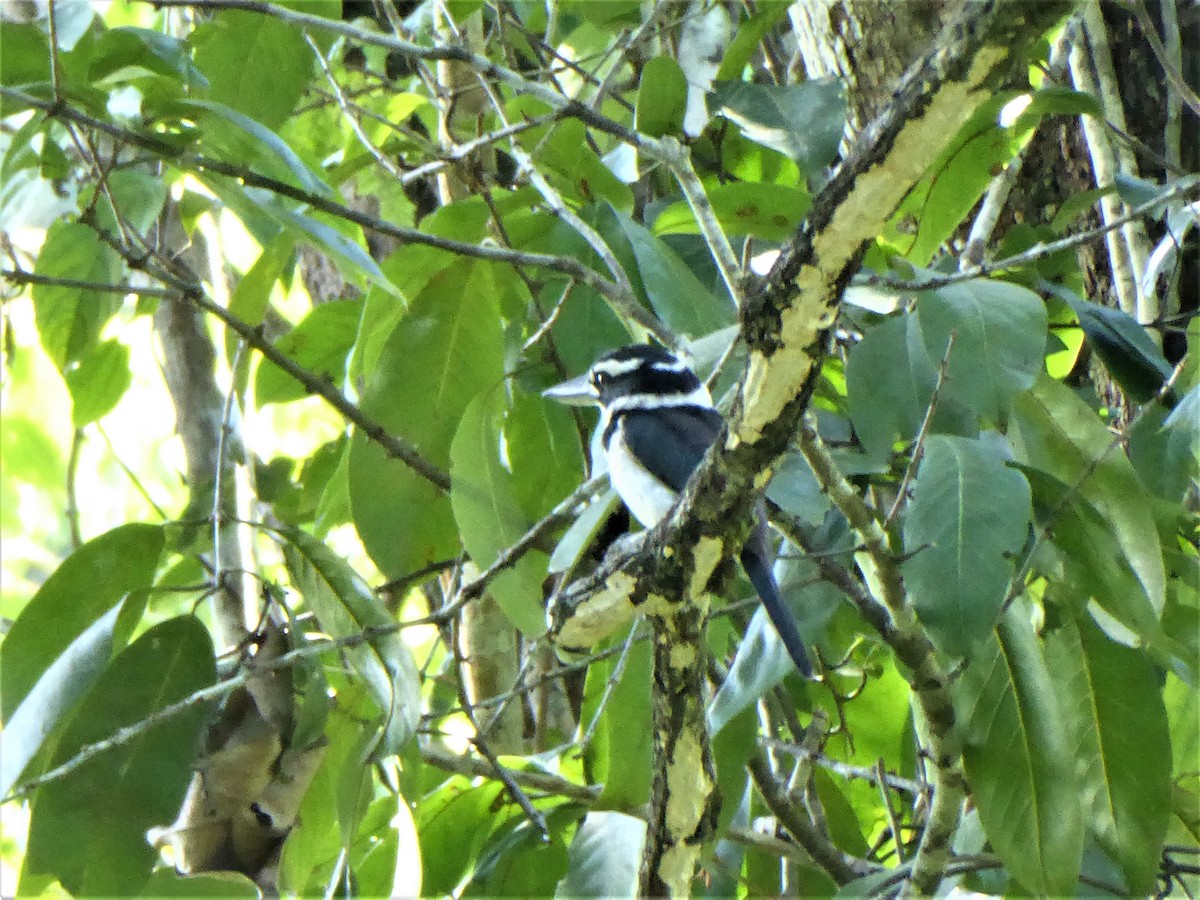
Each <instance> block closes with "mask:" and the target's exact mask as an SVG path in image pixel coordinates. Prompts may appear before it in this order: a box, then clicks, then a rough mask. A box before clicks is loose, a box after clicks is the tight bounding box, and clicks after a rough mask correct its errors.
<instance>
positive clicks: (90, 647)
mask: <svg viewBox="0 0 1200 900" xmlns="http://www.w3.org/2000/svg"><path fill="white" fill-rule="evenodd" d="M120 611H121V604H120V603H118V604H117V605H116V606H114V607H113V608H112V609H110V610H109V611H108V612H106V613H105V614H104V615H102V616H101V617H100V618H98V619H97V620H96V621H95V622H93V623H92V624H91V625H89V626H88V628H87V629H86V630H85V631H83V633H82V634H80V635H79V637H77V638H75V640H73V641H72V642H71V644H70V646H69V647H67V649H66V650H64V651H63V652H62V655H61V656H59V657H58V659H56V660H55V661H54V662H53V663H51V664H50V667H49V668H48V669H46V671H45V673H44V674H43V675H42V677H41V678H39V679H38V682H37V684H35V685H34V686H33V690H31V691H30V692H29V693H28V694H27V695H26V697H25V699H24V700H22V701H21V705H20V706H18V707H17V710H16V712H14V713H13V714H12V717H11V718H9V719H7V720H6V721H5V723H4V731H3V732H0V797H5V796H7V795H8V792H9V791H10V790H12V786H13V785H14V784H16V781H17V779H18V778H20V777H21V773H22V772H23V771H24V770H25V767H26V766H27V765H29V761H30V760H32V759H33V758H34V756H35V755H36V754H37V752H38V750H39V749H41V747H42V743H43V742H44V741H45V740H46V738H47V737H48V736H49V735H50V733H51V732H52V731H53V730H54V729H55V728H56V727H57V726H58V725H59V723H60V722H62V721H63V719H64V718H65V717H66V716H67V715H68V714H70V713H71V712H72V711H73V710H74V709H75V705H76V703H77V702H78V701H79V698H80V697H82V696H83V695H84V694H85V693H86V692H87V690H88V689H89V688H90V687H91V686H92V682H94V681H95V680H96V678H97V676H99V674H100V673H101V672H102V671H103V670H104V667H105V666H106V665H107V664H108V658H109V656H110V655H111V654H112V645H113V628H114V627H115V626H116V623H117V615H118V614H119V613H120Z"/></svg>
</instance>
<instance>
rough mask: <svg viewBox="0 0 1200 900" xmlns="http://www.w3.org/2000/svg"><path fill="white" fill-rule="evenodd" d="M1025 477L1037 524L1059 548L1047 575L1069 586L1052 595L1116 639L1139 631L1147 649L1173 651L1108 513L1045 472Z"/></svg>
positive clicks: (1027, 473)
mask: <svg viewBox="0 0 1200 900" xmlns="http://www.w3.org/2000/svg"><path fill="white" fill-rule="evenodd" d="M1026 476H1027V478H1028V479H1029V483H1030V485H1031V486H1032V487H1033V494H1034V500H1035V505H1036V509H1037V514H1038V520H1039V522H1038V524H1039V525H1041V527H1043V528H1048V529H1049V530H1050V535H1051V540H1052V541H1053V544H1054V546H1055V547H1056V548H1058V550H1059V551H1060V558H1059V559H1057V560H1055V561H1054V562H1053V564H1052V570H1051V572H1049V573H1048V574H1051V575H1052V576H1054V577H1056V578H1057V577H1062V578H1063V580H1064V584H1065V585H1066V586H1067V590H1066V591H1064V592H1063V593H1061V594H1055V595H1053V596H1054V597H1055V598H1056V599H1058V600H1059V601H1061V602H1064V603H1065V604H1066V605H1067V606H1069V607H1070V608H1071V609H1072V610H1073V611H1074V612H1075V614H1077V615H1078V614H1080V613H1082V611H1083V609H1084V608H1085V607H1086V608H1087V609H1088V611H1089V612H1090V613H1091V614H1092V615H1093V617H1095V618H1096V619H1097V623H1098V624H1099V625H1100V626H1101V627H1102V628H1105V629H1106V630H1107V631H1108V632H1109V633H1110V634H1111V635H1112V636H1113V637H1114V639H1117V640H1123V641H1125V642H1129V641H1131V640H1133V638H1131V637H1130V635H1136V636H1137V639H1138V640H1140V641H1142V642H1143V643H1144V644H1145V646H1146V647H1147V648H1148V649H1151V650H1153V651H1154V652H1158V653H1169V650H1168V649H1167V646H1166V643H1167V639H1166V635H1165V633H1164V631H1163V627H1162V624H1161V623H1160V622H1159V613H1160V610H1159V609H1156V608H1155V607H1154V606H1153V604H1151V602H1150V600H1149V598H1148V597H1147V596H1146V592H1145V590H1143V588H1142V586H1141V584H1139V583H1138V579H1137V575H1136V574H1135V573H1134V572H1133V570H1132V569H1131V568H1130V566H1129V563H1128V560H1127V559H1126V558H1125V555H1124V553H1123V552H1122V550H1121V547H1120V545H1119V543H1118V540H1117V538H1116V535H1115V534H1114V533H1113V529H1112V527H1111V524H1110V523H1109V522H1108V520H1107V519H1106V518H1105V516H1104V514H1103V513H1102V512H1100V510H1098V509H1097V508H1096V507H1095V506H1093V505H1092V504H1091V503H1089V502H1088V500H1087V499H1086V498H1085V497H1083V496H1082V495H1080V494H1079V493H1078V492H1076V491H1073V490H1072V489H1071V488H1070V487H1069V486H1068V485H1065V484H1063V483H1062V482H1061V481H1059V480H1058V479H1056V478H1053V477H1052V476H1049V475H1047V474H1045V473H1044V472H1041V471H1039V470H1037V469H1027V470H1026ZM1060 565H1061V572H1059V566H1060ZM1091 603H1094V604H1096V605H1098V607H1099V609H1095V608H1093V607H1092V605H1091ZM1105 613H1107V616H1105ZM1112 619H1115V620H1116V621H1117V622H1118V623H1119V626H1118V627H1119V628H1120V627H1121V626H1123V629H1122V630H1123V631H1124V633H1123V634H1122V633H1121V631H1118V630H1114V629H1112V626H1111V620H1112Z"/></svg>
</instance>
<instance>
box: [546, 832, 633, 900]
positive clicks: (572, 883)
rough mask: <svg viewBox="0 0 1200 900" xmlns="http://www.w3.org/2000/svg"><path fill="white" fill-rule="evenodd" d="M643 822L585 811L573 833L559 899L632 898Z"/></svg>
mask: <svg viewBox="0 0 1200 900" xmlns="http://www.w3.org/2000/svg"><path fill="white" fill-rule="evenodd" d="M645 840H646V823H645V821H643V820H642V819H638V818H635V817H634V816H630V815H626V814H625V813H620V812H589V813H588V814H587V816H586V817H584V820H583V822H581V823H580V825H579V830H578V831H576V832H575V839H574V840H573V841H571V849H570V851H569V860H570V864H569V868H568V869H567V874H566V877H565V878H563V880H562V882H561V883H560V884H559V888H558V893H557V894H556V896H559V897H633V896H636V894H637V886H638V867H639V866H640V865H641V860H642V844H644V843H645Z"/></svg>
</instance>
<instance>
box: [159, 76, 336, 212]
mask: <svg viewBox="0 0 1200 900" xmlns="http://www.w3.org/2000/svg"><path fill="white" fill-rule="evenodd" d="M178 106H179V107H180V108H182V109H183V110H185V111H186V110H195V111H196V112H198V113H199V115H198V116H197V117H196V118H198V120H199V121H198V122H197V124H198V125H199V126H200V129H201V132H202V138H201V143H202V145H203V146H205V147H206V148H210V149H215V150H217V151H218V153H217V156H218V157H219V158H222V159H225V160H229V161H236V162H237V164H238V165H245V166H249V167H250V168H252V169H254V168H257V169H260V170H261V171H262V172H263V173H264V174H266V175H270V176H271V177H273V178H276V179H277V180H279V181H282V182H285V183H290V184H294V185H296V186H297V187H300V188H303V189H304V190H305V191H308V192H309V193H310V194H315V195H317V196H320V197H328V198H333V197H334V193H333V191H332V190H331V189H330V187H329V185H327V184H326V183H325V182H324V181H322V180H321V178H320V177H319V176H318V175H317V174H316V173H315V172H314V171H313V170H312V169H310V168H309V167H308V166H307V165H305V163H304V161H303V160H302V159H301V158H300V157H299V156H298V155H297V154H296V151H295V150H293V149H292V148H291V147H289V146H288V144H287V142H286V141H284V140H283V138H281V137H280V136H279V135H277V134H276V133H275V132H274V131H272V130H271V129H270V128H267V127H266V126H265V125H263V124H261V123H260V122H258V121H256V120H254V119H252V118H250V117H249V116H247V115H244V114H243V113H240V112H238V111H237V110H236V109H230V108H229V107H228V106H226V105H225V104H223V103H213V102H212V101H209V100H180V101H178Z"/></svg>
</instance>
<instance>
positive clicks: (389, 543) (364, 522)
mask: <svg viewBox="0 0 1200 900" xmlns="http://www.w3.org/2000/svg"><path fill="white" fill-rule="evenodd" d="M365 327H368V326H367V323H364V328H365ZM503 366H504V363H503V344H502V334H501V330H500V311H499V308H498V304H497V300H496V280H495V278H494V277H493V271H492V269H491V268H490V267H489V266H487V265H486V264H478V263H460V264H458V265H455V266H453V267H451V268H448V269H445V270H443V271H441V272H438V273H437V274H436V275H435V276H434V277H433V278H431V279H430V280H429V283H428V284H427V285H426V286H425V288H424V290H422V291H421V293H420V294H419V295H418V296H417V297H416V299H415V300H413V302H412V305H411V306H410V307H409V308H408V310H407V311H406V313H405V315H404V318H403V319H401V320H400V323H399V324H398V325H397V326H396V327H395V328H394V329H393V331H392V334H391V336H390V337H389V338H388V339H387V342H386V344H384V346H383V349H382V351H381V352H380V354H379V358H378V360H377V362H376V364H375V366H374V368H373V369H372V370H370V372H369V374H368V381H367V387H366V391H365V393H364V395H363V400H362V406H363V409H364V411H365V412H366V413H367V415H369V416H371V417H372V418H373V419H374V420H375V421H377V422H379V424H380V425H382V426H383V427H384V428H385V429H387V430H388V431H389V432H391V433H393V434H395V435H397V436H399V437H402V438H404V439H405V440H407V441H409V442H410V443H412V444H414V445H415V446H416V448H417V449H418V450H419V451H420V453H421V454H422V455H423V456H424V457H425V458H426V459H428V460H429V461H430V462H431V463H433V464H434V465H436V466H439V467H443V468H448V464H449V462H450V443H451V440H452V439H453V437H454V432H455V430H456V429H457V427H458V421H459V419H460V418H461V416H462V414H463V411H464V410H465V409H466V408H467V404H468V403H470V402H471V400H472V399H473V398H474V397H475V396H477V395H478V394H479V393H481V392H482V391H485V390H489V389H499V388H500V384H501V380H502V379H503V376H504V368H503ZM349 477H350V504H351V508H352V510H353V515H354V523H355V526H356V527H357V528H358V533H359V535H360V536H361V537H362V540H363V544H364V546H365V547H366V548H367V552H368V553H370V554H371V558H372V559H374V560H375V563H376V565H378V566H379V568H380V571H382V572H383V573H384V575H386V576H387V577H389V578H394V577H398V576H400V575H404V574H406V573H408V572H411V571H413V570H415V569H418V568H421V567H422V566H426V565H428V564H430V563H432V562H435V561H437V560H440V559H446V558H448V557H451V556H455V555H457V553H458V552H459V551H458V547H459V540H458V531H457V529H456V527H455V525H454V520H453V515H452V511H451V507H450V503H449V498H448V497H447V496H446V495H445V494H443V493H442V492H441V491H440V490H438V489H437V488H435V487H433V486H432V485H431V484H430V483H429V482H427V481H426V480H425V479H424V478H422V477H421V476H419V475H416V474H415V473H413V472H412V471H411V470H410V469H409V468H408V467H407V466H405V465H404V464H403V463H402V462H400V461H399V460H393V459H388V458H387V456H386V454H385V452H384V451H383V450H382V448H380V447H378V446H376V445H373V444H371V443H370V442H368V441H367V440H366V438H365V436H364V435H362V434H361V433H359V432H357V431H356V432H355V434H354V437H353V439H352V441H351V448H350V460H349Z"/></svg>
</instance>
